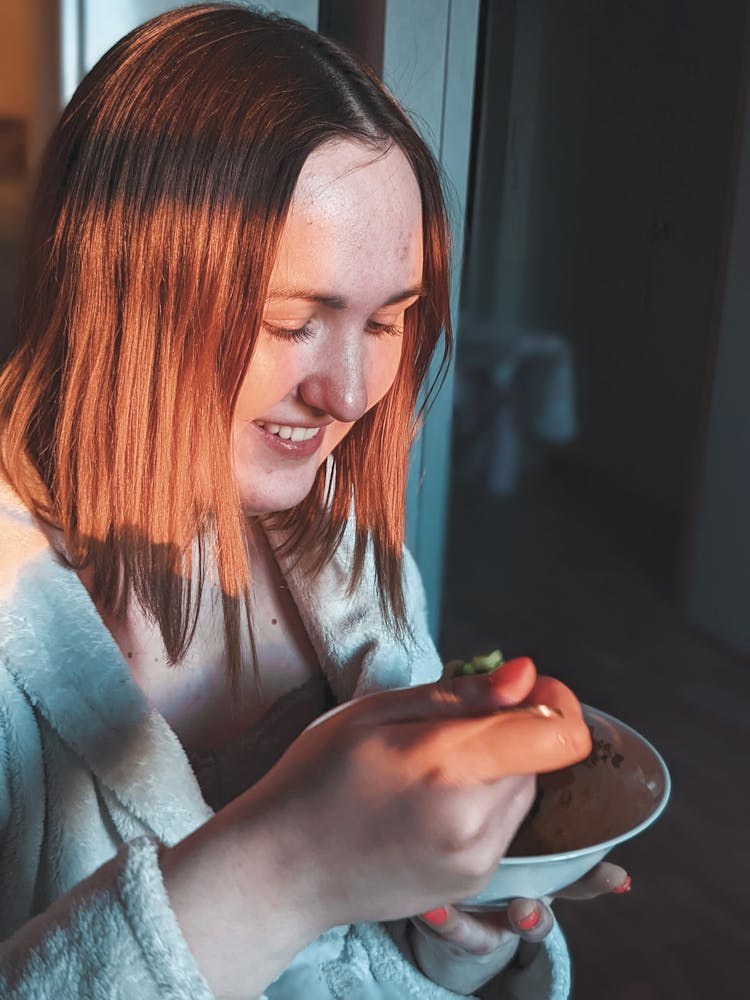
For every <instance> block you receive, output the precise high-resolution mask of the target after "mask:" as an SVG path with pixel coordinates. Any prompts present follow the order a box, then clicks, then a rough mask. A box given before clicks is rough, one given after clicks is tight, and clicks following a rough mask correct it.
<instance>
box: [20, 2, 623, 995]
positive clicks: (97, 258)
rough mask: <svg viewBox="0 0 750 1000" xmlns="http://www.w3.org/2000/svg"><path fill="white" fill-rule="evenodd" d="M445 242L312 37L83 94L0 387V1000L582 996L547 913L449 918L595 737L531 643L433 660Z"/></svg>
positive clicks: (233, 26)
mask: <svg viewBox="0 0 750 1000" xmlns="http://www.w3.org/2000/svg"><path fill="white" fill-rule="evenodd" d="M447 232H448V230H447V225H446V220H445V215H444V211H443V206H442V200H441V194H440V185H439V179H438V174H437V171H436V168H435V165H434V163H433V161H432V158H431V156H430V154H429V152H428V150H427V149H426V147H425V146H424V144H423V142H422V141H421V140H420V138H419V137H418V135H417V134H416V132H415V131H414V130H413V128H412V127H411V126H410V124H409V123H408V121H407V119H406V118H405V117H404V115H403V113H402V112H401V111H400V109H399V108H398V107H397V106H396V105H395V103H394V102H393V101H392V99H391V98H390V97H389V96H388V95H387V93H386V92H385V91H384V89H383V88H382V86H381V85H380V84H379V83H378V81H377V80H376V79H374V78H373V77H372V76H371V75H370V74H369V73H368V72H367V71H366V70H364V69H363V68H362V66H360V64H359V63H358V62H356V61H355V60H354V59H353V58H352V57H350V56H349V55H347V54H346V53H345V52H343V51H342V50H341V49H340V48H339V47H338V46H336V45H335V44H333V43H332V42H330V41H327V40H325V39H323V38H321V37H320V36H317V35H316V34H314V33H312V32H309V31H307V30H306V29H303V28H302V27H301V26H299V25H297V24H295V23H294V22H289V21H284V20H280V19H273V18H267V17H263V16H260V15H258V14H256V13H252V12H250V11H248V10H247V9H243V8H240V7H234V6H225V5H217V4H208V5H204V6H199V7H195V8H186V9H182V10H178V11H175V12H172V13H170V14H166V15H164V16H162V17H159V18H156V19H155V20H153V21H151V22H149V23H147V24H145V25H143V26H142V27H141V28H139V29H137V30H136V31H135V32H133V33H132V34H131V35H129V36H128V37H127V38H125V39H123V40H122V41H121V42H120V43H118V44H117V45H116V46H115V47H114V48H113V49H112V50H111V51H110V52H109V53H108V54H107V55H105V56H104V58H103V59H102V60H101V62H100V63H99V64H98V65H97V66H96V67H95V68H94V69H93V70H92V72H91V73H90V74H89V75H88V77H87V78H86V79H85V80H84V81H83V83H82V84H81V86H80V88H79V89H78V91H77V93H76V95H75V96H74V98H73V100H72V101H71V104H70V105H69V107H68V108H67V109H66V111H65V113H64V115H63V117H62V120H61V123H60V125H59V126H58V128H57V130H56V132H55V134H54V135H53V137H52V140H51V142H50V146H49V151H48V153H47V155H46V159H45V162H44V164H43V167H42V172H41V180H40V185H39V191H38V195H37V199H36V202H35V205H34V208H33V211H32V216H31V227H30V246H29V254H28V258H27V261H26V265H25V272H24V275H23V282H22V294H21V300H20V309H19V322H18V331H19V344H18V348H17V350H16V352H15V354H14V356H13V358H12V359H11V361H10V362H9V364H8V365H7V366H6V368H5V370H4V371H3V373H2V376H1V377H0V433H1V434H2V438H1V439H0V441H1V447H0V472H1V473H2V479H3V482H2V495H1V496H0V500H1V501H2V503H1V509H2V525H0V530H2V532H3V536H4V545H3V552H2V557H1V558H0V651H1V652H2V660H1V664H2V670H0V689H1V692H0V705H2V714H1V715H0V723H1V727H0V739H1V740H2V744H1V745H2V747H3V754H2V758H1V760H2V781H1V782H0V828H1V829H2V838H1V840H0V845H1V846H0V878H2V901H3V902H2V938H3V940H4V944H3V945H2V948H1V949H0V995H2V996H4V997H5V996H7V997H12V998H14V1000H15V998H19V997H31V996H34V997H39V996H50V997H52V996H54V997H56V998H57V997H79V996H118V997H120V996H122V997H134V996H138V997H140V998H149V997H162V996H171V997H191V998H197V997H206V998H208V997H211V996H217V997H256V996H258V995H259V994H261V993H264V991H265V994H264V995H267V996H268V997H269V998H270V1000H274V998H278V1000H283V998H290V997H305V998H308V997H317V996H320V997H342V998H343V997H346V998H350V997H357V996H362V997H381V996H394V997H395V996H398V997H401V996H414V997H419V996H424V997H434V998H439V997H451V996H455V995H457V994H458V995H466V994H469V993H470V992H471V991H472V990H473V989H476V988H478V987H479V986H480V985H481V984H482V983H484V982H487V981H489V980H491V979H493V977H496V976H497V975H498V974H500V978H499V979H497V981H496V983H495V984H494V985H493V989H495V987H497V989H499V990H501V991H502V992H501V993H499V994H497V995H507V996H515V995H516V993H515V992H514V990H516V989H522V988H523V984H524V983H526V984H527V985H528V984H532V985H531V986H530V987H529V988H530V989H531V990H532V993H531V994H530V995H533V996H539V997H543V996H548V995H551V996H564V995H566V992H567V985H566V984H567V975H568V973H567V958H566V956H565V951H564V944H563V942H562V938H561V937H560V935H559V932H557V930H552V918H551V915H550V912H549V910H548V908H547V907H546V906H545V905H544V904H543V903H541V902H534V901H528V900H526V901H525V900H521V901H515V902H514V903H513V904H511V908H510V909H509V910H508V912H507V913H502V914H495V915H492V916H491V917H489V918H479V917H474V916H470V915H468V914H462V913H461V912H460V911H459V910H457V909H456V908H455V907H454V906H452V905H449V904H452V902H454V901H456V900H460V899H462V898H465V897H467V896H470V895H471V894H473V893H474V892H475V891H477V890H478V888H479V887H480V886H481V885H482V884H483V883H484V882H486V880H487V878H488V877H489V875H490V874H491V872H492V870H493V869H494V867H495V865H496V864H497V862H498V860H499V859H500V858H501V857H502V855H503V853H504V851H505V848H506V847H507V844H508V842H509V840H510V839H511V837H512V836H513V833H514V832H515V829H516V828H517V826H518V824H519V822H520V821H521V819H522V818H523V815H524V814H525V812H526V811H527V810H528V808H529V805H530V803H531V800H532V798H533V793H534V780H533V774H534V773H536V772H538V771H542V770H545V769H553V768H556V767H560V766H563V765H565V764H568V763H571V762H572V761H574V760H578V759H580V758H582V757H583V756H585V755H586V753H587V752H588V749H589V739H588V733H587V731H586V728H585V726H584V725H583V722H582V719H581V716H580V709H579V706H578V703H577V701H576V699H575V698H574V696H573V695H572V694H571V693H570V692H569V691H568V690H567V689H565V688H564V687H563V686H562V685H560V684H558V683H557V682H555V681H552V680H550V679H544V678H537V677H536V672H535V670H534V667H533V665H532V664H531V663H530V662H529V661H525V660H522V661H516V662H514V663H513V664H510V665H508V666H507V667H506V668H504V669H503V670H501V671H500V672H499V673H498V674H497V675H495V676H494V677H493V679H492V680H487V679H481V678H472V679H469V680H467V681H464V682H463V683H456V684H455V685H454V686H453V687H451V686H450V685H448V684H447V682H438V679H439V677H440V671H441V665H440V662H439V660H438V657H437V654H436V652H435V650H434V647H433V646H432V644H431V642H430V640H429V636H428V633H427V629H426V625H425V618H424V608H423V596H422V590H421V585H420V582H419V578H418V575H417V573H416V569H415V567H414V565H413V563H412V561H411V559H410V557H409V556H408V554H407V553H405V552H404V550H403V544H402V543H403V509H404V490H405V478H406V467H407V457H408V452H409V447H410V444H411V441H412V437H413V419H414V417H413V415H414V410H415V406H416V404H417V400H418V398H419V393H420V388H421V386H422V383H423V381H424V379H425V375H426V372H427V369H428V365H429V362H430V359H431V357H432V355H433V352H434V351H435V350H436V348H437V347H438V344H439V342H440V337H441V331H442V330H443V329H445V330H446V331H447V330H449V318H448V271H447V267H448V265H447V242H448V236H447ZM448 336H449V334H446V338H448ZM448 343H449V340H448V339H446V344H448ZM446 350H447V348H446ZM388 688H399V689H400V690H396V691H387V690H385V689H388ZM363 695H370V697H364V698H362V697H360V696H363ZM352 699H356V700H354V701H353V702H352V703H351V704H346V703H348V702H350V701H352ZM521 702H525V703H526V704H528V705H530V706H532V708H531V710H530V711H528V712H525V713H515V714H514V713H506V714H502V713H500V714H493V713H495V710H496V709H497V708H499V707H502V706H507V705H516V704H519V703H521ZM540 702H544V703H546V704H548V705H551V706H552V707H553V708H555V709H557V711H556V712H554V713H552V714H551V716H550V715H549V713H547V714H545V713H542V712H539V711H535V710H534V709H533V706H534V705H535V704H537V703H540ZM337 703H341V704H345V707H344V708H343V709H342V710H340V711H334V712H333V713H332V714H331V715H325V717H323V718H322V719H320V717H321V716H322V715H324V713H325V712H326V710H327V709H329V708H332V707H333V706H334V705H336V704H337ZM316 719H320V721H318V722H317V723H316V724H315V725H312V726H311V725H309V724H310V723H312V722H313V721H314V720H316ZM623 877H624V873H622V872H621V870H619V869H615V868H614V867H612V866H608V867H603V868H601V869H600V870H599V873H598V874H597V875H596V876H595V877H594V880H593V883H590V885H589V887H588V888H586V887H584V888H583V889H577V890H575V891H576V892H579V893H583V894H595V893H596V892H598V891H599V890H600V889H601V888H602V886H603V885H604V884H605V883H606V882H607V881H608V880H609V882H610V883H611V884H616V883H617V882H618V881H622V879H623ZM613 880H614V881H613ZM415 914H422V916H421V917H415V918H414V919H413V920H407V919H406V918H408V917H411V916H412V915H415ZM524 928H526V931H524ZM519 932H524V933H525V935H526V937H527V938H528V939H530V940H540V939H541V938H542V937H545V938H546V948H545V949H544V950H543V951H542V952H541V953H540V956H539V958H538V959H537V960H535V961H534V962H532V963H531V965H530V966H529V967H528V969H527V970H525V971H523V970H521V969H520V968H519V966H520V964H522V963H518V962H514V958H515V956H516V950H517V946H518V941H519ZM545 977H546V980H547V981H545V982H542V983H541V984H540V980H545ZM534 984H536V985H534Z"/></svg>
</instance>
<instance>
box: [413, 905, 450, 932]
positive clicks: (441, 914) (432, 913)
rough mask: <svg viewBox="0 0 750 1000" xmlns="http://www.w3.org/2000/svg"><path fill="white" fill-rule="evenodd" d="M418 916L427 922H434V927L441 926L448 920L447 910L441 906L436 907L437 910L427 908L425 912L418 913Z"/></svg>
mask: <svg viewBox="0 0 750 1000" xmlns="http://www.w3.org/2000/svg"><path fill="white" fill-rule="evenodd" d="M419 916H420V917H421V919H422V920H424V921H426V922H427V923H428V924H434V925H435V926H436V927H442V925H443V924H445V923H447V921H448V911H447V910H446V909H445V907H443V906H440V907H438V909H437V910H428V911H427V913H420V914H419Z"/></svg>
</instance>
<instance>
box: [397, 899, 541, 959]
mask: <svg viewBox="0 0 750 1000" xmlns="http://www.w3.org/2000/svg"><path fill="white" fill-rule="evenodd" d="M414 922H415V925H416V927H417V929H418V930H419V931H420V932H422V933H424V932H425V931H426V932H427V933H430V934H433V935H437V936H439V937H440V938H442V939H443V941H445V942H447V943H449V944H451V945H453V946H454V947H455V948H460V949H461V950H462V951H464V952H467V953H469V954H472V955H489V954H490V953H492V952H495V951H497V950H498V948H501V947H508V946H510V944H511V942H513V947H515V941H516V939H517V938H520V939H521V940H522V941H527V942H529V943H537V942H539V941H542V940H543V939H544V938H545V937H546V936H547V935H548V934H549V933H550V931H551V930H552V928H553V927H554V924H555V918H554V917H553V915H552V911H551V910H550V909H549V907H547V906H546V905H545V904H544V903H543V902H542V901H541V900H538V899H514V900H513V901H512V902H511V903H510V905H509V906H508V909H507V910H488V911H485V912H483V913H469V912H467V911H465V910H459V909H456V907H454V906H441V907H438V908H437V909H435V910H431V911H430V912H428V913H420V914H419V916H418V917H415V918H414Z"/></svg>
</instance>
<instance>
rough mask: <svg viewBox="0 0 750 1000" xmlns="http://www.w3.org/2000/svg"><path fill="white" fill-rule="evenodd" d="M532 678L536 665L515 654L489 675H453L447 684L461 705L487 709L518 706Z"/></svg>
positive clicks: (529, 688) (533, 678)
mask: <svg viewBox="0 0 750 1000" xmlns="http://www.w3.org/2000/svg"><path fill="white" fill-rule="evenodd" d="M536 679H537V673H536V667H535V666H534V664H533V663H532V661H531V660H530V659H529V658H528V656H519V657H518V658H517V659H515V660H508V662H507V663H504V664H503V665H502V666H501V667H498V668H497V670H494V671H493V672H492V673H491V674H470V675H468V676H462V677H454V678H453V680H452V681H451V682H450V683H451V687H452V690H453V692H454V693H455V694H457V695H458V696H459V698H460V699H461V701H462V702H463V703H464V704H472V703H475V704H476V705H477V706H478V707H479V706H481V707H482V708H483V709H484V711H488V710H490V709H492V708H505V707H508V706H510V705H519V704H520V703H521V702H522V701H523V700H524V699H525V698H528V696H529V695H530V694H531V692H532V690H533V688H534V684H535V682H536ZM441 683H442V682H441Z"/></svg>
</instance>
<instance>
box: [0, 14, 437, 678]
mask: <svg viewBox="0 0 750 1000" xmlns="http://www.w3.org/2000/svg"><path fill="white" fill-rule="evenodd" d="M341 138H349V139H354V140H358V141H361V142H363V143H366V144H368V145H370V146H372V148H373V150H376V151H377V150H381V151H382V150H384V149H386V148H388V147H389V146H390V145H392V144H396V145H397V146H398V147H399V148H400V149H401V150H402V151H403V153H404V154H405V156H406V157H407V159H408V161H409V163H410V164H411V166H412V169H413V170H414V173H415V176H416V178H417V181H418V184H419V187H420V191H421V195H422V208H423V239H424V284H425V286H426V289H427V294H426V295H425V297H424V298H423V299H421V300H420V301H419V302H418V303H417V304H415V305H414V306H412V307H411V308H410V309H409V310H408V311H407V314H406V317H405V330H404V350H403V354H402V358H401V363H400V367H399V371H398V374H397V378H396V381H395V383H394V385H393V386H392V387H391V389H390V390H389V392H388V393H387V394H386V396H385V397H384V398H383V399H382V400H381V401H380V402H379V403H378V404H376V405H375V406H374V407H373V408H372V410H370V411H369V412H368V413H367V414H366V415H365V416H364V417H363V418H362V419H361V420H359V421H358V422H357V423H356V424H355V425H354V427H353V428H352V429H351V431H350V432H349V434H348V435H347V437H346V438H345V439H344V440H343V441H342V442H341V443H340V444H339V445H338V446H337V448H336V449H335V450H334V453H333V456H332V463H333V470H334V471H333V473H332V474H331V475H330V476H329V478H328V480H327V475H328V473H327V471H326V467H325V466H323V467H321V469H320V470H319V473H318V476H317V479H316V484H315V487H314V489H313V490H312V491H311V493H310V494H309V496H308V497H307V498H306V499H305V500H304V501H303V502H302V503H301V504H299V505H298V506H297V507H295V508H294V509H293V510H291V511H288V512H286V513H283V514H279V515H274V516H273V517H272V518H271V521H272V523H273V524H274V525H276V526H278V527H281V528H283V529H284V530H285V532H286V537H287V540H286V544H285V546H284V548H285V550H287V551H289V552H295V553H303V554H304V555H305V557H306V558H307V559H308V560H309V565H310V568H311V571H315V570H316V569H319V568H320V567H321V566H322V565H324V564H325V562H326V561H327V560H328V559H330V558H331V556H332V554H333V553H334V551H335V549H336V546H337V544H338V542H339V541H340V539H341V536H342V533H343V531H344V528H345V525H346V522H347V520H348V519H349V517H350V516H351V512H352V509H353V514H354V518H355V522H356V546H355V558H354V566H353V569H352V577H351V581H350V586H351V587H352V588H354V587H355V586H356V585H357V583H358V582H359V581H360V579H361V575H362V572H363V567H364V560H365V552H366V547H367V545H368V544H369V543H370V541H371V544H372V546H373V555H374V562H375V567H376V573H377V582H378V585H379V592H380V595H381V602H382V607H383V612H384V614H385V616H386V618H387V620H388V621H389V622H390V624H391V626H392V627H393V628H394V630H395V631H396V632H397V633H401V634H403V632H404V631H405V630H406V629H407V628H408V623H407V622H406V621H405V614H404V601H403V592H402V584H401V561H402V548H403V537H404V508H405V493H406V477H407V469H408V455H409V449H410V446H411V443H412V441H413V439H414V436H415V433H416V427H417V419H418V414H417V411H418V409H419V401H420V390H421V388H422V386H423V383H424V381H425V379H426V377H427V373H428V369H429V366H430V362H431V358H432V356H433V353H434V351H435V348H436V346H437V345H438V343H439V341H440V337H441V333H444V337H445V339H444V349H443V356H442V365H441V370H442V371H444V370H445V365H446V363H447V360H448V357H449V351H450V315H449V278H448V243H449V228H448V224H447V220H446V215H445V209H444V206H443V200H442V193H441V186H440V178H439V172H438V168H437V166H436V164H435V161H434V159H433V157H432V155H431V153H430V152H429V150H428V148H427V146H426V144H425V143H424V141H423V140H422V139H421V138H420V136H419V135H418V133H417V132H416V130H415V129H414V127H413V126H412V125H411V124H410V122H409V121H408V119H407V117H406V115H405V114H404V112H403V111H402V110H401V108H400V107H399V106H398V105H397V103H396V102H395V101H394V99H393V98H392V97H391V96H390V95H389V94H388V92H387V91H386V90H385V88H384V87H383V85H382V84H381V83H380V81H379V80H378V79H377V78H376V77H375V76H374V74H373V73H372V72H371V71H370V70H369V69H368V68H367V67H366V66H365V65H364V64H362V63H361V62H360V61H359V60H358V59H356V57H354V56H353V55H352V54H351V53H349V52H348V51H346V50H345V49H344V48H343V47H341V46H340V45H338V44H337V43H335V42H333V41H331V40H329V39H327V38H324V37H323V36H321V35H318V34H316V33H315V32H312V31H310V30H308V29H307V28H305V27H303V26H302V25H300V24H298V23H297V22H295V21H291V20H288V19H285V18H280V17H276V16H269V15H261V14H259V13H257V12H254V11H251V10H249V9H248V8H246V7H241V6H237V5H234V4H204V5H198V6H194V7H186V8H180V9H178V10H175V11H172V12H170V13H168V14H164V15H161V16H159V17H156V18H154V19H153V20H151V21H148V22H146V23H145V24H143V25H141V26H140V27H139V28H137V29H136V30H135V31H133V32H131V33H130V34H129V35H127V36H126V37H125V38H123V39H122V40H121V41H119V42H118V43H117V44H116V45H115V46H114V47H113V48H112V49H110V50H109V52H107V53H106V54H105V55H104V56H103V57H102V59H101V60H100V61H99V62H98V63H97V65H96V66H95V67H94V68H93V69H92V70H91V71H90V73H89V74H88V75H87V76H86V77H85V78H84V80H83V81H82V82H81V84H80V86H79V88H78V90H77V91H76V93H75V95H74V97H73V99H72V100H71V102H70V104H69V105H68V107H67V108H66V109H65V111H64V113H63V115H62V118H61V120H60V123H59V125H58V126H57V128H56V130H55V131H54V133H53V135H52V137H51V139H50V142H49V144H48V148H47V151H46V153H45V157H44V159H43V163H42V167H41V173H40V182H39V186H38V189H37V194H36V198H35V201H34V204H33V207H32V211H31V215H30V224H29V235H28V252H27V255H26V259H25V264H24V267H23V269H22V273H21V283H20V296H19V305H18V312H17V339H18V344H17V347H16V350H15V352H14V354H13V355H12V357H11V359H10V361H9V362H8V364H7V365H6V367H5V368H4V369H3V371H2V372H0V435H1V438H0V472H2V474H3V475H4V476H5V477H6V478H7V479H8V481H9V482H10V483H11V485H12V486H13V487H14V488H15V489H16V491H17V492H18V493H19V495H20V496H21V498H22V499H23V500H24V502H25V503H26V504H27V505H28V506H29V507H30V509H31V510H32V511H33V512H34V513H35V514H36V515H37V516H38V517H40V518H42V519H44V520H46V521H48V522H50V523H52V524H54V525H55V526H57V527H59V528H60V529H61V530H62V532H63V535H64V539H65V543H66V547H67V551H68V553H69V558H70V562H71V564H72V566H74V567H75V568H76V569H78V570H81V569H83V568H87V569H88V570H89V572H90V574H91V578H92V580H93V584H92V597H93V598H94V599H95V600H98V601H101V602H102V603H103V605H104V606H106V607H108V608H111V609H113V610H115V609H116V610H117V611H119V612H123V611H124V610H125V609H126V607H127V605H128V602H129V601H130V600H131V599H132V598H135V599H136V600H137V601H138V602H139V604H140V605H141V607H142V608H143V609H144V611H145V612H146V613H147V614H148V615H149V616H150V617H151V618H152V619H153V620H154V621H155V622H157V623H158V626H159V629H160V631H161V634H162V637H163V639H164V644H165V647H166V650H167V653H168V656H169V658H170V661H171V662H174V663H176V662H178V661H179V660H180V659H181V658H183V656H184V654H185V652H186V650H187V648H188V646H189V644H190V642H191V640H192V637H193V635H194V632H195V627H196V623H197V619H198V613H199V610H200V602H201V594H202V591H203V584H204V582H205V580H206V578H207V575H208V574H209V573H215V575H216V582H217V585H218V586H219V587H220V589H221V595H222V604H223V616H224V630H225V638H226V650H227V669H228V674H229V678H230V681H231V683H232V684H233V685H234V686H235V687H237V686H238V682H239V676H240V670H241V663H242V658H243V641H246V639H247V636H248V635H249V636H250V642H251V643H252V635H251V632H252V630H251V628H250V600H249V592H250V591H249V588H250V583H249V579H250V577H249V554H248V548H247V541H246V529H245V522H244V518H243V514H242V510H241V504H240V500H239V496H238V492H237V486H236V482H235V476H234V469H233V464H232V449H231V435H232V415H233V412H234V407H235V403H236V399H237V394H238V392H239V389H240V386H241V384H242V381H243V378H244V375H245V372H246V370H247V367H248V364H249V362H250V358H251V355H252V351H253V347H254V345H255V341H256V338H257V334H258V330H259V328H260V325H261V321H262V313H263V305H264V300H265V297H266V292H267V288H268V282H269V279H270V274H271V269H272V266H273V263H274V259H275V255H276V249H277V247H278V242H279V239H280V236H281V232H282V229H283V225H284V221H285V218H286V214H287V212H288V209H289V205H290V202H291V198H292V195H293V192H294V189H295V185H296V183H297V178H298V176H299V173H300V171H301V169H302V166H303V164H304V163H305V161H306V159H307V157H308V156H309V155H310V153H311V152H312V151H313V150H314V149H316V148H317V147H319V146H320V145H322V144H323V143H325V142H327V141H329V140H333V139H341ZM217 442H225V443H226V447H225V448H221V447H217ZM373 469H377V470H378V475H377V476H373V475H372V470H373ZM327 482H328V484H329V485H328V486H327V485H326V483H327ZM328 494H330V495H328ZM245 626H247V627H245ZM243 637H245V640H243ZM253 659H254V658H253Z"/></svg>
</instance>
